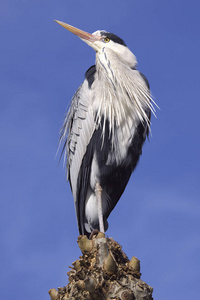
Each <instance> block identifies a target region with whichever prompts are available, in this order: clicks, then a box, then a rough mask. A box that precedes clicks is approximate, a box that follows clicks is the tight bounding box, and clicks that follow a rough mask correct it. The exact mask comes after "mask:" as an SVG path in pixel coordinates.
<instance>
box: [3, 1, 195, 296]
mask: <svg viewBox="0 0 200 300" xmlns="http://www.w3.org/2000/svg"><path fill="white" fill-rule="evenodd" d="M113 3H114V5H113ZM0 7H1V9H0V29H1V46H0V57H1V62H0V64H1V66H0V134H1V139H0V143H1V145H0V149H1V155H0V167H1V168H0V169H1V175H0V176H1V180H0V185H1V187H0V190H1V219H0V220H1V247H0V252H1V255H0V260H1V261H0V263H1V278H0V281H1V286H2V288H1V298H2V299H11V298H12V299H16V300H18V299H22V298H23V299H29V300H35V299H43V300H44V299H49V296H48V290H49V289H50V288H57V287H58V286H64V285H66V283H67V274H66V273H67V271H69V269H68V266H69V265H71V263H72V262H73V261H74V260H76V259H77V258H78V257H79V256H80V254H81V253H80V250H79V249H78V246H77V244H76V240H77V236H78V231H77V225H76V219H75V212H74V204H73V198H72V195H71V191H70V188H69V184H67V183H66V182H65V175H64V168H63V166H62V163H61V164H60V165H59V166H58V161H59V158H58V157H56V151H57V145H58V137H59V135H58V132H59V129H60V127H61V125H62V121H63V118H64V114H65V111H66V108H67V106H68V104H69V101H70V99H71V97H72V96H73V94H74V92H75V90H76V89H77V88H78V86H79V85H80V83H81V82H82V81H83V79H84V73H85V71H86V70H87V68H88V67H90V66H91V65H92V64H94V60H95V53H94V51H93V50H92V49H91V48H90V47H88V46H87V45H86V44H84V43H83V42H82V41H81V40H80V39H78V38H77V37H75V36H74V35H73V34H70V33H69V32H67V30H65V29H64V28H62V27H61V26H59V25H58V24H56V23H55V22H53V19H58V20H61V21H64V22H67V23H69V24H72V25H74V26H76V27H79V28H81V29H83V30H86V31H88V32H94V31H96V30H97V29H105V30H107V31H110V32H113V33H115V34H117V35H119V36H120V37H121V38H123V39H124V41H125V42H126V44H127V45H128V46H129V48H130V49H131V50H132V52H133V53H134V54H135V55H136V57H137V59H138V69H139V70H140V71H141V72H143V73H144V74H145V75H146V77H147V78H148V80H149V82H150V86H151V90H152V94H153V96H154V98H155V100H156V102H157V103H158V105H159V106H160V108H161V110H159V111H157V119H155V118H153V119H152V137H151V138H150V142H146V143H145V146H144V149H143V155H142V157H141V160H140V163H139V165H138V167H137V169H136V170H135V172H134V174H133V175H132V177H131V180H130V182H129V184H128V186H127V188H126V191H125V193H124V194H123V197H122V198H121V200H120V201H119V203H118V205H117V207H116V208H115V210H114V211H113V212H112V214H111V216H110V218H109V229H108V231H107V234H108V236H110V237H113V238H114V239H115V240H116V241H118V242H119V243H120V244H122V246H123V250H124V251H125V252H126V254H127V255H128V256H129V258H131V257H132V256H133V255H134V256H137V257H138V258H139V259H140V260H141V272H142V279H143V280H144V281H146V282H147V283H148V284H150V285H151V286H153V287H154V298H155V299H162V300H169V299H182V300H185V299H198V297H199V289H198V285H199V278H200V271H199V265H200V259H199V253H200V233H199V228H200V202H199V198H200V197H199V176H200V174H199V173H200V172H199V170H200V163H199V154H200V153H199V146H200V140H199V130H198V127H199V125H198V123H199V122H198V121H199V111H200V104H199V103H200V102H199V78H200V76H199V75H200V74H199V67H200V65H199V61H200V57H199V56H200V55H199V53H200V40H199V29H200V22H199V10H200V4H199V1H190V3H189V2H188V1H183V0H175V1H160V0H140V1H139V0H137V1H136V0H127V1H118V0H116V1H115V2H114V1H113V2H111V1H105V0H102V1H101V2H96V4H94V1H91V0H90V1H66V0H65V1H55V0H54V1H46V0H44V1H38V0H36V1H32V2H30V1H25V0H21V1H17V0H15V1H13V0H2V1H1V5H0Z"/></svg>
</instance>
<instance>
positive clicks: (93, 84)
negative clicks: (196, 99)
mask: <svg viewBox="0 0 200 300" xmlns="http://www.w3.org/2000/svg"><path fill="white" fill-rule="evenodd" d="M56 22H57V23H58V24H60V25H61V26H63V27H64V28H66V29H67V30H69V31H70V32H72V33H74V34H75V35H77V36H78V37H79V38H81V40H83V41H84V42H85V43H87V44H88V45H89V46H91V47H92V48H93V49H94V50H95V51H96V64H95V65H94V66H92V67H90V68H89V69H88V70H87V72H86V73H85V80H84V82H83V83H82V84H81V86H80V87H79V88H78V90H77V91H76V93H75V95H74V97H73V99H72V101H71V105H70V108H69V111H68V114H67V116H66V118H65V121H64V125H63V127H62V130H61V137H60V141H61V142H64V147H63V151H64V152H65V156H67V163H66V168H67V174H68V175H67V177H68V179H69V182H70V186H71V190H72V193H73V197H74V201H75V208H76V215H77V222H78V228H79V232H80V234H86V235H88V236H89V234H90V233H91V232H92V231H93V230H95V229H98V230H100V231H102V232H104V230H107V228H108V223H107V218H108V216H109V215H110V213H111V211H112V210H113V208H114V207H115V205H116V204H117V202H118V200H119V198H120V197H121V195H122V193H123V191H124V189H125V187H126V185H127V183H128V180H129V178H130V176H131V173H132V171H133V170H134V168H135V167H136V164H137V162H138V160H139V157H140V155H141V153H142V146H143V143H144V141H145V139H146V136H148V133H149V129H150V117H151V112H153V113H154V112H155V109H154V107H153V105H152V103H153V100H152V98H151V96H150V91H149V84H148V81H147V79H146V77H145V76H144V75H143V74H141V73H140V72H139V71H138V70H137V69H136V66H137V60H136V57H135V55H134V54H133V53H132V52H131V51H130V50H129V49H128V47H127V46H126V44H125V43H124V41H123V40H122V39H121V38H119V37H118V36H116V35H115V34H112V33H109V32H106V31H105V30H98V31H96V32H94V33H93V34H89V33H87V32H84V31H82V30H80V29H77V28H75V27H73V26H71V25H68V24H66V23H63V22H60V21H56Z"/></svg>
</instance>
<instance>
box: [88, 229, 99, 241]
mask: <svg viewBox="0 0 200 300" xmlns="http://www.w3.org/2000/svg"><path fill="white" fill-rule="evenodd" d="M98 233H99V230H98V229H94V230H93V231H92V232H91V233H90V236H89V240H92V238H93V236H96V235H97V234H98Z"/></svg>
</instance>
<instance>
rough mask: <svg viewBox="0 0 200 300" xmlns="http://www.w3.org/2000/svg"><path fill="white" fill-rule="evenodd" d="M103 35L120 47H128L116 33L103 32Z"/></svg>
mask: <svg viewBox="0 0 200 300" xmlns="http://www.w3.org/2000/svg"><path fill="white" fill-rule="evenodd" d="M101 35H102V36H106V37H108V38H109V39H110V40H111V41H113V42H115V43H118V44H120V45H123V46H126V44H125V43H124V41H123V40H122V39H121V38H120V37H118V36H117V35H116V34H114V33H111V32H105V31H102V32H101Z"/></svg>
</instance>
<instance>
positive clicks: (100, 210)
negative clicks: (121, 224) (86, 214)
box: [95, 182, 105, 233]
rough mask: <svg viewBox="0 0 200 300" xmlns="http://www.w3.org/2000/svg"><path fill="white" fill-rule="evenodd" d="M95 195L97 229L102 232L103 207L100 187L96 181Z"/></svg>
mask: <svg viewBox="0 0 200 300" xmlns="http://www.w3.org/2000/svg"><path fill="white" fill-rule="evenodd" d="M95 195H96V197H97V206H98V218H99V230H100V231H101V232H103V233H104V232H105V230H104V223H103V207H102V198H101V195H102V187H101V186H100V184H99V182H97V183H96V186H95Z"/></svg>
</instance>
